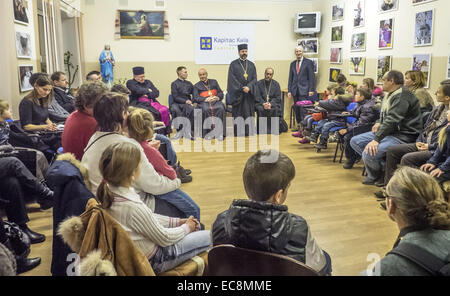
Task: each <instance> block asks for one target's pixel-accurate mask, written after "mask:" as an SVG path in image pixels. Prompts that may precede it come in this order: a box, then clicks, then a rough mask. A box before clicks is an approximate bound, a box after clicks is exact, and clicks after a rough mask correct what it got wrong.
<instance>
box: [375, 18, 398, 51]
mask: <svg viewBox="0 0 450 296" xmlns="http://www.w3.org/2000/svg"><path fill="white" fill-rule="evenodd" d="M393 30H394V19H393V18H390V19H386V20H381V21H380V34H379V36H378V48H379V49H387V48H392V41H393V35H394V31H393Z"/></svg>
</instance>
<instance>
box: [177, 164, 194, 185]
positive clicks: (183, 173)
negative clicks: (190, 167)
mask: <svg viewBox="0 0 450 296" xmlns="http://www.w3.org/2000/svg"><path fill="white" fill-rule="evenodd" d="M175 171H176V172H177V178H179V179H180V180H181V183H189V182H192V177H191V176H188V175H187V174H186V171H185V169H184V168H183V167H182V166H181V165H180V162H178V163H177V166H176V168H175Z"/></svg>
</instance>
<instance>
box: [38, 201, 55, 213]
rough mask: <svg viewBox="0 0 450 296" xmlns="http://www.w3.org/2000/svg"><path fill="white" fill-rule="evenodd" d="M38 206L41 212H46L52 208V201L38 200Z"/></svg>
mask: <svg viewBox="0 0 450 296" xmlns="http://www.w3.org/2000/svg"><path fill="white" fill-rule="evenodd" d="M38 204H39V205H40V206H41V210H48V209H50V208H52V207H53V200H48V199H41V200H38Z"/></svg>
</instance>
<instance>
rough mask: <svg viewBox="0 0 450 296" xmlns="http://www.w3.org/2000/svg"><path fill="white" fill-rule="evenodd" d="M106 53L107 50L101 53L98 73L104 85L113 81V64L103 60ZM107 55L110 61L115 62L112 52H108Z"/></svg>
mask: <svg viewBox="0 0 450 296" xmlns="http://www.w3.org/2000/svg"><path fill="white" fill-rule="evenodd" d="M107 52H108V51H107V50H104V51H102V53H101V54H100V58H99V60H100V73H101V75H102V78H103V82H104V83H105V84H109V83H110V82H111V83H112V82H113V81H114V73H113V64H112V63H111V61H110V60H105V59H106V58H107V56H108V54H107ZM109 54H110V57H111V60H113V61H115V59H114V55H113V53H112V51H109Z"/></svg>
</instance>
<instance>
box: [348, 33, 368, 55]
mask: <svg viewBox="0 0 450 296" xmlns="http://www.w3.org/2000/svg"><path fill="white" fill-rule="evenodd" d="M350 50H351V51H365V50H366V33H356V34H353V35H352V45H351V47H350Z"/></svg>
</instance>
